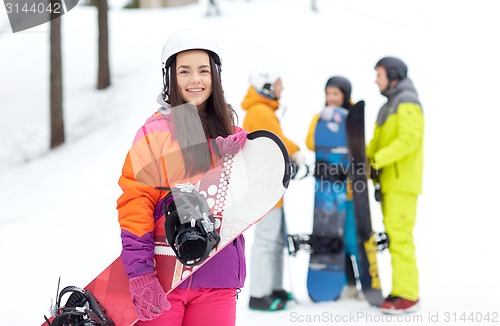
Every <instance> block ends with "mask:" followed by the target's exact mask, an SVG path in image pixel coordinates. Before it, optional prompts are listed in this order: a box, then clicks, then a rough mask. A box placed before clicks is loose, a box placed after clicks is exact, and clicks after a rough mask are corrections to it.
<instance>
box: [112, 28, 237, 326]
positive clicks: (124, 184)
mask: <svg viewBox="0 0 500 326" xmlns="http://www.w3.org/2000/svg"><path fill="white" fill-rule="evenodd" d="M220 65H221V60H220V57H219V54H218V49H217V44H216V43H215V42H214V41H213V39H212V38H211V36H210V35H206V34H203V33H202V32H200V31H196V30H185V31H181V32H178V33H176V34H174V35H172V36H171V37H170V39H169V40H168V41H167V42H166V44H165V46H164V49H163V53H162V70H163V83H164V84H163V86H164V88H163V92H162V93H161V94H160V96H159V97H158V102H159V103H160V104H161V108H160V109H159V110H158V111H157V112H156V113H155V114H154V115H153V116H152V117H150V118H149V119H148V120H147V121H146V123H145V124H144V125H143V126H142V127H141V128H140V129H139V131H138V133H137V135H136V137H135V140H134V144H133V146H132V148H131V149H130V151H129V153H128V155H127V157H126V160H125V163H124V166H123V170H122V176H121V177H120V180H119V184H120V186H121V188H122V190H123V194H122V195H121V196H120V198H119V199H118V205H117V207H118V215H119V216H118V219H119V222H120V227H121V236H122V246H123V250H122V255H121V258H122V261H123V263H124V266H125V270H126V272H127V275H128V277H129V284H130V294H131V297H132V302H133V304H134V307H135V310H136V312H137V316H138V318H139V320H140V321H139V322H138V323H137V324H136V325H148V326H154V325H167V324H168V325H176V326H181V325H200V324H201V323H202V322H201V321H202V320H203V324H204V325H206V326H211V325H213V326H215V325H217V326H233V325H234V324H235V322H236V291H237V289H239V288H241V287H243V284H244V282H245V274H246V270H245V254H244V253H245V249H244V239H243V236H242V235H241V236H239V237H238V238H236V239H235V240H234V242H233V245H228V246H227V247H225V248H224V249H222V250H221V251H220V252H219V253H218V254H217V256H215V257H214V258H213V259H211V260H210V261H207V262H206V264H205V265H203V266H202V267H201V268H200V269H199V270H198V271H197V272H196V274H193V275H191V276H189V277H188V278H187V279H186V280H185V281H184V282H182V283H181V284H180V285H179V286H178V287H177V288H175V289H174V290H172V291H171V292H169V294H168V298H167V295H166V294H165V291H164V289H163V288H162V285H161V284H160V282H159V280H158V277H157V274H156V273H157V271H156V269H155V263H154V250H155V237H154V232H155V223H156V222H157V221H159V220H160V218H162V216H161V215H164V214H163V213H162V212H163V211H164V207H165V204H168V206H169V207H170V206H171V205H170V203H171V202H172V201H173V199H172V198H173V196H172V194H171V192H170V189H171V188H170V187H175V186H177V185H178V184H181V183H186V182H188V183H191V184H194V183H195V182H196V181H197V180H198V179H199V175H200V174H201V173H204V172H206V171H208V170H209V169H210V168H211V167H212V165H213V162H217V161H218V160H219V159H220V158H221V156H222V155H223V154H225V150H226V149H227V146H224V144H226V145H227V144H233V145H236V146H232V147H234V148H233V149H236V150H239V149H240V148H241V147H242V146H243V144H244V142H245V139H246V134H247V132H246V131H244V130H242V129H241V128H238V127H236V126H234V114H235V113H234V111H233V109H232V108H231V106H230V105H229V104H228V103H227V102H226V100H225V97H224V91H223V89H222V84H221V79H220ZM214 139H215V140H216V141H214ZM219 144H221V146H220V147H219ZM174 206H175V205H174ZM174 211H175V212H176V210H175V207H174ZM169 216H170V215H169ZM170 222H172V221H170ZM173 223H174V222H172V223H171V224H173ZM171 224H168V226H169V229H168V230H166V231H167V232H169V231H172V232H173V233H175V230H178V229H179V225H171ZM193 227H194V226H193ZM200 234H201V233H200ZM203 234H205V235H206V233H203ZM176 241H177V240H176ZM191 243H193V241H191ZM186 246H189V244H187V245H186ZM195 251H196V248H187V249H186V250H185V251H184V252H185V253H187V254H188V256H189V253H190V252H191V253H192V252H195ZM181 254H182V253H181V252H180V251H179V255H181ZM177 257H178V258H179V261H181V262H182V261H183V260H182V259H184V258H185V257H180V256H177ZM181 258H182V259H181ZM205 258H206V257H205ZM203 259H204V258H203ZM206 311H210V312H211V313H212V314H213V315H216V316H217V319H210V318H208V319H207V318H206V316H205V315H206Z"/></svg>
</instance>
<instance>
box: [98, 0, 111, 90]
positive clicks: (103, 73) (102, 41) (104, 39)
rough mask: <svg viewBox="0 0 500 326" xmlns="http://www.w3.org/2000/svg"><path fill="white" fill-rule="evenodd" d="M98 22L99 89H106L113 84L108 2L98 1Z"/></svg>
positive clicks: (104, 0)
mask: <svg viewBox="0 0 500 326" xmlns="http://www.w3.org/2000/svg"><path fill="white" fill-rule="evenodd" d="M97 20H98V24H99V50H98V51H99V59H98V60H99V63H98V68H97V70H98V72H97V89H104V88H106V87H108V86H109V85H110V84H111V78H110V73H109V42H108V1H107V0H98V2H97Z"/></svg>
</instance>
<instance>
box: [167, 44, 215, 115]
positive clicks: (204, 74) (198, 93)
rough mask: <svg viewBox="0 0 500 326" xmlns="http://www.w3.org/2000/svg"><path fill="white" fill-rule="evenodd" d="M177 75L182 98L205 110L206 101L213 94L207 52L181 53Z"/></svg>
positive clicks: (177, 64)
mask: <svg viewBox="0 0 500 326" xmlns="http://www.w3.org/2000/svg"><path fill="white" fill-rule="evenodd" d="M176 76H177V78H176V81H177V83H178V88H179V90H180V92H181V96H182V99H183V100H184V101H185V102H188V103H194V104H195V105H196V107H197V108H198V110H199V111H204V110H205V106H206V101H207V99H208V97H209V96H210V94H212V73H211V70H210V58H209V56H208V54H207V52H205V51H202V50H192V51H185V52H181V53H179V54H178V55H177V62H176Z"/></svg>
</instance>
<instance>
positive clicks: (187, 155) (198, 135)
mask: <svg viewBox="0 0 500 326" xmlns="http://www.w3.org/2000/svg"><path fill="white" fill-rule="evenodd" d="M206 52H207V54H208V56H209V58H210V71H211V75H212V94H211V95H210V96H209V97H208V99H207V104H206V107H205V110H204V111H203V112H198V111H197V109H196V107H194V106H193V108H194V109H192V108H191V109H189V105H186V102H184V100H183V99H182V95H181V93H180V91H179V85H178V84H177V77H176V69H175V67H176V64H177V60H176V59H177V58H174V61H173V63H172V66H171V67H170V69H169V70H170V86H169V94H168V103H169V104H170V105H171V106H172V118H173V125H174V130H173V131H172V132H173V135H174V136H175V137H176V139H177V141H178V142H179V145H180V147H181V150H182V156H183V158H184V166H185V171H186V175H188V176H192V175H196V174H198V173H203V172H206V171H208V170H209V169H210V168H211V167H212V158H211V155H210V149H209V147H208V143H207V139H209V140H210V141H212V144H215V142H213V140H214V139H215V138H217V136H222V137H227V136H228V135H231V134H233V133H234V128H233V126H234V117H236V112H235V111H234V110H233V108H232V107H231V105H229V104H228V103H227V102H226V99H225V97H224V90H223V88H222V83H221V79H220V75H219V70H218V67H217V65H216V64H215V61H214V59H213V55H214V54H212V53H211V52H208V51H206ZM181 105H183V106H182V107H179V106H181ZM176 107H179V108H178V109H175V108H176ZM200 121H201V125H202V127H203V132H202V131H201V130H196V129H200V128H196V126H199V125H200V123H199V122H200Z"/></svg>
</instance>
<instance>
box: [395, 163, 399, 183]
mask: <svg viewBox="0 0 500 326" xmlns="http://www.w3.org/2000/svg"><path fill="white" fill-rule="evenodd" d="M394 171H395V172H396V179H399V170H398V163H397V162H395V163H394Z"/></svg>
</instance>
